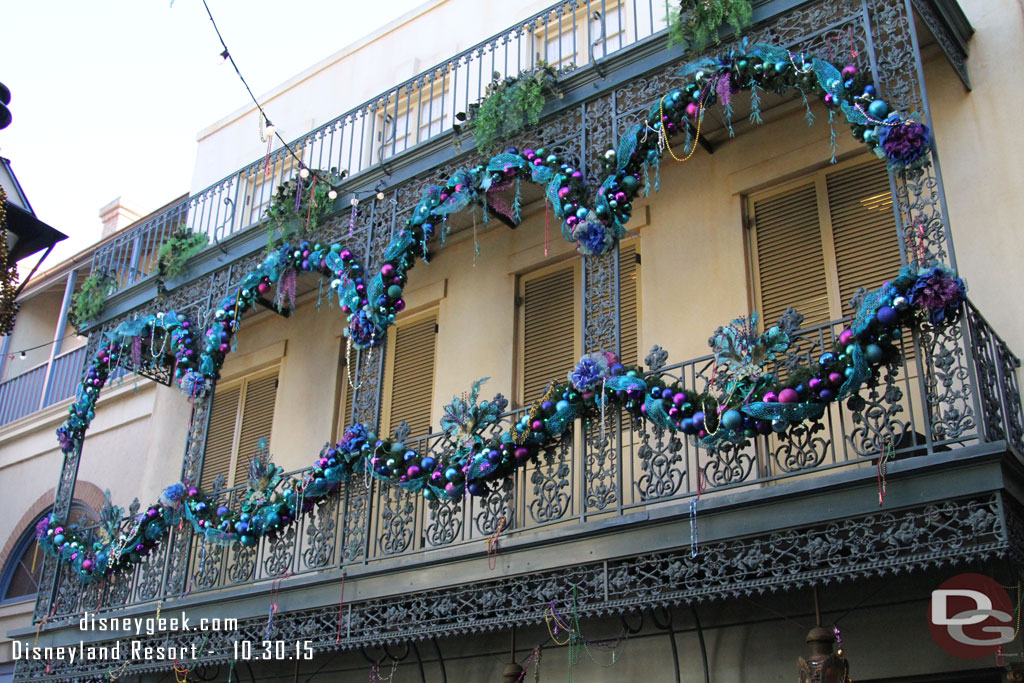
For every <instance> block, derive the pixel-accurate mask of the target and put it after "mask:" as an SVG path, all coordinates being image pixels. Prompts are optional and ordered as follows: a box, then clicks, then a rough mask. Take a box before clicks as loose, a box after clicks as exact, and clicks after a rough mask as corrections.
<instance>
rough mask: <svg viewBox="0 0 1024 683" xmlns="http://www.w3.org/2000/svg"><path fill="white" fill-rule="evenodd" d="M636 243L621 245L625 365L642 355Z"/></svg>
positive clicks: (622, 358) (621, 338) (621, 333)
mask: <svg viewBox="0 0 1024 683" xmlns="http://www.w3.org/2000/svg"><path fill="white" fill-rule="evenodd" d="M638 256H639V254H637V251H636V243H635V242H633V243H631V244H623V245H621V246H620V247H619V320H620V326H619V351H620V354H619V360H620V361H621V362H622V364H623V365H635V364H637V363H638V362H639V361H638V358H639V355H640V349H639V345H640V339H639V334H640V330H639V327H640V324H639V323H640V320H639V311H638V304H637V291H638V289H639V284H640V283H639V282H638V279H639V277H640V264H639V263H638V262H637V257H638Z"/></svg>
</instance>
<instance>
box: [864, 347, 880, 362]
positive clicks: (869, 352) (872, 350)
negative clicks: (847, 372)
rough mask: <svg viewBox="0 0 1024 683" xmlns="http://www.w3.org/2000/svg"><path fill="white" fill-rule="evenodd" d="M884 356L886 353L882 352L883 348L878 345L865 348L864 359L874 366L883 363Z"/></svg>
mask: <svg viewBox="0 0 1024 683" xmlns="http://www.w3.org/2000/svg"><path fill="white" fill-rule="evenodd" d="M884 356H885V352H884V351H882V347H881V346H879V345H878V344H868V345H867V346H866V347H865V348H864V358H866V359H867V361H868V362H869V363H871V364H872V365H877V364H879V363H881V362H882V358H883V357H884Z"/></svg>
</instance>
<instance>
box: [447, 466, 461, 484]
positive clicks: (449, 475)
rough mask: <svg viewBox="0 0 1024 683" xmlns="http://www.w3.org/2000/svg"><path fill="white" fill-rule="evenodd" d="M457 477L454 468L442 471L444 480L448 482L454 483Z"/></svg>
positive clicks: (456, 471)
mask: <svg viewBox="0 0 1024 683" xmlns="http://www.w3.org/2000/svg"><path fill="white" fill-rule="evenodd" d="M458 476H459V471H458V470H457V469H455V468H454V467H449V468H448V469H446V470H445V471H444V478H445V479H447V480H448V481H455V479H456V478H457V477H458Z"/></svg>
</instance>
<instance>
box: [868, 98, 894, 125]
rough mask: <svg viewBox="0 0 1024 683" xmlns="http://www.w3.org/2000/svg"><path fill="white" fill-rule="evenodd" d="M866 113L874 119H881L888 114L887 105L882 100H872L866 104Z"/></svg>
mask: <svg viewBox="0 0 1024 683" xmlns="http://www.w3.org/2000/svg"><path fill="white" fill-rule="evenodd" d="M868 114H870V115H871V118H873V119H874V120H876V121H881V120H882V119H884V118H885V117H886V116H887V115H888V114H889V105H888V104H886V103H885V102H884V101H883V100H874V101H873V102H872V103H871V104H869V105H868Z"/></svg>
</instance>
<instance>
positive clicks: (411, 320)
mask: <svg viewBox="0 0 1024 683" xmlns="http://www.w3.org/2000/svg"><path fill="white" fill-rule="evenodd" d="M429 318H433V319H434V357H433V358H432V359H431V364H432V367H431V380H430V383H431V386H430V429H429V430H428V432H427V433H428V434H432V433H433V431H431V430H433V429H434V428H435V427H437V428H439V425H436V424H434V421H433V415H434V399H435V397H434V393H435V391H436V389H437V360H438V354H439V353H440V348H439V345H438V344H437V334H438V332H439V328H440V325H441V311H440V306H438V305H430V306H427V307H425V308H424V309H422V310H420V311H417V312H415V313H414V314H412V315H409V316H403V317H402V318H401V320H399V321H398V322H396V323H395V324H394V325H393V326H392V327H391V330H389V333H388V335H387V341H386V342H385V347H386V348H385V350H384V354H385V355H384V377H383V378H382V379H383V387H382V391H381V399H380V400H381V402H380V410H379V411H378V412H379V414H380V423H379V424H380V431H381V436H382V438H383V435H384V434H385V432H388V433H389V432H390V425H391V418H392V415H391V400H392V397H393V396H394V389H395V387H394V383H395V352H396V348H395V347H396V346H397V344H398V330H399V329H401V328H403V327H411V326H413V325H417V324H419V323H422V322H424V321H425V320H427V319H429ZM345 381H346V382H347V381H348V379H347V378H346V379H345ZM354 395H355V394H354V393H353V396H354ZM420 436H424V435H420Z"/></svg>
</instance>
